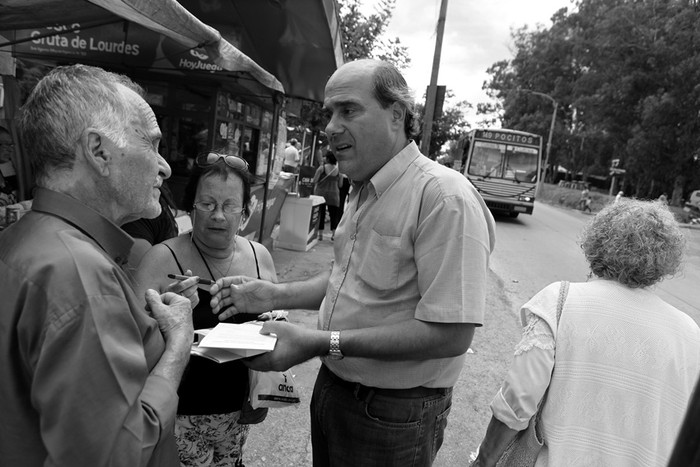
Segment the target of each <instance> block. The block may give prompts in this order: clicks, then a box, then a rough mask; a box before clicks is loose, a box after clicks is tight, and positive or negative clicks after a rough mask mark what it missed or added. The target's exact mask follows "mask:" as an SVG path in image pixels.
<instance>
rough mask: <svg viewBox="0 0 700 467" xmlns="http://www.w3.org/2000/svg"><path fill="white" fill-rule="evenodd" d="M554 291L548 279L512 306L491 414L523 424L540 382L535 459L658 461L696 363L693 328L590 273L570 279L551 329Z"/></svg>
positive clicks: (543, 462) (699, 333)
mask: <svg viewBox="0 0 700 467" xmlns="http://www.w3.org/2000/svg"><path fill="white" fill-rule="evenodd" d="M558 293H559V283H558V282H557V283H555V284H551V285H549V286H547V287H546V288H544V289H543V290H541V291H540V292H538V293H537V295H535V296H534V297H533V298H532V299H531V300H530V301H528V303H526V304H525V305H524V306H523V307H522V309H521V319H522V322H523V325H524V333H523V338H522V340H521V342H520V343H519V344H518V346H517V348H516V357H515V361H514V363H513V365H512V366H511V370H510V372H509V374H508V377H507V379H506V381H505V383H504V384H503V386H502V387H501V389H500V391H499V392H498V393H497V394H496V397H495V398H494V400H493V402H492V403H491V409H492V411H493V414H494V416H495V417H496V418H497V419H498V420H500V421H501V422H503V423H504V424H506V425H507V426H508V427H510V428H512V429H515V430H522V429H524V428H525V427H526V426H527V424H528V420H529V419H530V417H531V416H532V415H533V414H534V413H535V411H536V408H537V403H538V402H539V400H540V399H541V398H542V396H543V394H544V392H545V390H546V389H547V386H548V385H549V392H548V393H547V398H546V400H545V403H544V405H543V409H542V418H541V423H542V429H543V435H544V439H545V446H544V448H543V449H542V451H540V455H539V457H538V460H537V463H536V466H537V467H544V466H563V465H567V466H568V465H600V466H611V467H633V466H634V467H637V466H659V467H660V466H665V465H666V463H667V462H668V459H669V456H670V454H671V449H672V448H673V445H674V442H675V438H676V435H677V433H678V430H679V429H680V426H681V423H682V421H683V417H684V414H685V409H686V405H687V403H688V401H689V398H690V395H691V394H692V391H693V387H694V385H695V382H696V380H697V378H698V374H699V373H700V328H698V325H697V324H696V323H695V322H694V321H693V320H692V319H691V318H690V317H689V316H687V315H686V314H684V313H683V312H681V311H680V310H677V309H676V308H674V307H672V306H671V305H669V304H667V303H665V302H664V301H663V300H661V299H660V298H659V297H657V296H656V295H655V294H653V293H652V292H651V291H649V290H645V289H630V288H628V287H625V286H623V285H621V284H619V283H617V282H614V281H608V280H593V281H590V282H587V283H572V284H571V285H570V288H569V294H568V297H567V299H566V303H565V305H564V309H563V311H562V316H561V320H560V322H559V328H558V330H557V328H556V318H555V315H556V303H557V297H558ZM555 342H556V345H555ZM555 347H556V350H554V349H555ZM555 354H556V364H555ZM552 368H553V369H554V371H553V372H552ZM550 381H551V382H550Z"/></svg>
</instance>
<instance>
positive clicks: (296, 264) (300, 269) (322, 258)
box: [270, 233, 333, 282]
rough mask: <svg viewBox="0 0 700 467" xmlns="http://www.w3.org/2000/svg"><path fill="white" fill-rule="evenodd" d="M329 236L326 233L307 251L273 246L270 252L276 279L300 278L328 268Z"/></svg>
mask: <svg viewBox="0 0 700 467" xmlns="http://www.w3.org/2000/svg"><path fill="white" fill-rule="evenodd" d="M329 237H330V234H329V233H326V236H325V238H324V240H322V241H319V242H317V243H316V245H314V246H313V248H311V249H310V250H309V251H294V250H287V249H284V248H280V247H275V248H273V249H272V250H271V251H270V253H271V254H272V259H273V261H274V262H275V268H276V269H277V279H278V280H279V281H280V282H289V281H292V280H302V279H306V278H308V277H312V276H315V275H316V274H318V273H319V272H320V271H322V270H324V269H326V268H330V263H331V261H332V260H333V242H332V241H330V239H329Z"/></svg>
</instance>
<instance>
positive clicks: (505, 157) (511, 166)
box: [467, 141, 539, 183]
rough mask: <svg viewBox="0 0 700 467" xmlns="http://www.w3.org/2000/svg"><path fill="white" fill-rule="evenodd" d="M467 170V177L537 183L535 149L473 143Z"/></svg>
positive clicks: (480, 142) (536, 152) (536, 156)
mask: <svg viewBox="0 0 700 467" xmlns="http://www.w3.org/2000/svg"><path fill="white" fill-rule="evenodd" d="M472 151H473V152H472V157H471V161H470V163H469V167H468V168H467V171H468V172H467V173H468V174H469V175H474V176H477V177H484V178H502V179H506V180H515V181H517V182H531V183H534V182H536V181H537V159H538V157H539V152H538V151H537V149H534V148H528V147H523V146H513V145H510V144H502V143H491V142H486V141H475V142H474V147H473V148H472Z"/></svg>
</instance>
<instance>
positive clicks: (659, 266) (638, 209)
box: [581, 199, 686, 288]
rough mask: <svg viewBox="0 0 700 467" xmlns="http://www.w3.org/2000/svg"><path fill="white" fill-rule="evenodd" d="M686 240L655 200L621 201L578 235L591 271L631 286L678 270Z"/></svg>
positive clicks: (646, 282) (653, 282)
mask: <svg viewBox="0 0 700 467" xmlns="http://www.w3.org/2000/svg"><path fill="white" fill-rule="evenodd" d="M685 246H686V240H685V236H684V235H683V232H681V229H680V227H679V226H678V222H677V221H676V219H675V218H674V217H673V214H672V213H671V211H669V209H668V207H667V206H666V205H665V204H664V203H662V202H659V201H638V200H633V199H628V200H621V201H618V202H617V203H614V204H610V205H608V206H607V207H605V208H604V209H603V210H602V211H600V212H599V213H598V214H597V215H596V216H595V217H594V218H593V220H592V221H591V223H590V224H588V225H587V226H586V227H585V228H584V230H583V232H582V234H581V248H582V249H583V253H584V255H585V256H586V260H588V263H589V264H590V267H591V271H592V272H593V274H595V275H596V276H598V277H601V278H603V279H612V280H615V281H618V282H620V283H621V284H623V285H626V286H627V287H631V288H641V287H648V286H650V285H653V284H655V283H657V282H659V281H660V280H662V279H663V278H664V277H666V276H673V275H674V274H676V273H677V272H678V271H679V270H680V266H681V262H682V261H683V255H684V253H685Z"/></svg>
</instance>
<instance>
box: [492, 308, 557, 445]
mask: <svg viewBox="0 0 700 467" xmlns="http://www.w3.org/2000/svg"><path fill="white" fill-rule="evenodd" d="M553 368H554V336H553V335H552V332H551V330H550V327H549V325H548V324H547V323H546V322H545V321H544V320H543V319H541V318H540V317H539V316H537V315H535V314H532V313H530V314H528V321H527V323H526V325H525V327H524V328H523V335H522V338H521V340H520V342H519V343H518V345H517V346H516V348H515V356H514V359H513V363H512V365H511V367H510V370H509V371H508V376H507V377H506V380H505V381H504V383H503V385H502V386H501V388H500V389H499V391H498V393H496V396H495V397H494V398H493V401H492V402H491V411H492V412H493V416H494V417H496V418H497V419H498V420H499V421H500V422H502V423H504V424H505V425H506V426H508V428H510V429H512V430H518V431H521V430H524V429H525V428H526V427H527V425H528V422H529V421H530V418H532V416H533V415H534V414H535V412H537V405H538V404H539V402H540V400H541V399H542V397H543V395H544V393H545V391H546V390H547V387H548V386H549V382H550V379H551V376H552V369H553Z"/></svg>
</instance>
